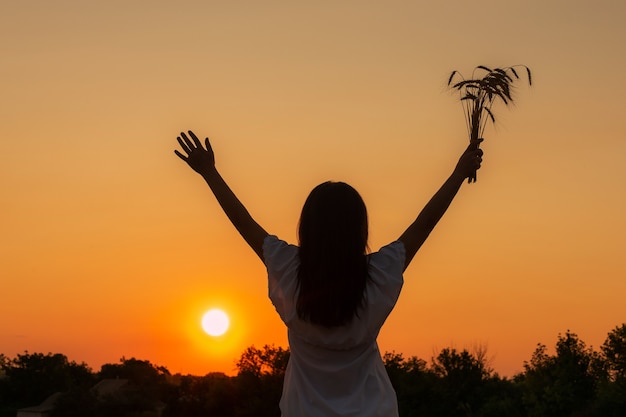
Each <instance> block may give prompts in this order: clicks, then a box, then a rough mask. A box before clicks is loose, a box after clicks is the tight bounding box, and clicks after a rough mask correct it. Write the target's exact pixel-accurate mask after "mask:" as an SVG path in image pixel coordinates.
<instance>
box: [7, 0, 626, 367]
mask: <svg viewBox="0 0 626 417" xmlns="http://www.w3.org/2000/svg"><path fill="white" fill-rule="evenodd" d="M422 3H423V4H422ZM548 3H549V4H548ZM625 18H626V3H623V2H618V1H609V0H603V1H595V2H591V1H551V2H544V1H540V0H532V1H528V2H515V3H514V2H511V3H510V6H506V7H504V6H503V3H502V2H496V1H485V0H477V1H472V2H465V1H456V2H454V1H452V2H438V3H436V2H415V1H387V2H372V1H342V2H331V1H327V2H324V1H323V2H314V3H308V4H306V5H304V4H301V3H298V4H294V2H288V1H269V2H255V1H234V2H217V1H183V2H176V3H175V4H174V3H172V2H166V1H152V2H122V1H110V2H82V1H58V2H43V1H35V2H12V3H11V4H4V5H3V6H2V12H1V13H0V39H1V41H0V45H1V47H2V54H1V56H2V64H1V65H0V79H2V93H1V94H0V115H1V123H0V141H1V143H2V150H3V152H2V155H3V160H2V164H0V191H1V192H0V207H1V208H2V213H3V215H2V216H1V217H0V230H1V232H2V239H1V240H0V279H1V288H2V302H1V303H0V352H1V353H4V354H5V355H8V356H13V355H15V354H16V353H20V352H23V351H24V350H28V351H30V352H61V353H64V354H66V355H67V356H68V357H69V358H70V359H71V360H75V361H78V362H82V361H85V362H87V363H88V364H89V365H91V366H92V367H93V368H94V369H95V370H98V369H99V367H100V365H101V364H102V363H115V362H117V361H118V360H119V359H120V357H122V356H126V357H137V358H140V359H147V360H150V361H151V362H153V363H156V364H159V365H163V366H166V367H167V368H168V369H169V370H170V371H171V372H183V373H194V374H204V373H206V372H209V371H223V372H227V373H232V372H233V370H234V362H235V360H236V359H237V358H238V357H239V355H240V354H241V352H242V351H243V350H244V349H245V348H246V347H247V346H250V345H252V344H254V345H256V346H262V345H264V344H271V343H274V344H277V345H281V346H286V331H285V329H284V328H283V326H282V324H281V322H280V320H279V318H278V316H277V315H276V313H275V312H274V310H273V307H272V305H271V303H270V302H269V300H268V299H267V297H266V282H265V276H264V267H263V265H262V264H261V263H260V262H259V261H258V260H257V259H256V258H255V255H254V254H253V252H252V251H251V250H249V249H248V248H247V247H246V245H245V243H244V242H243V241H242V240H241V238H240V237H239V236H238V235H237V234H236V232H235V231H234V229H233V228H232V226H231V225H230V224H229V223H228V221H227V219H226V217H225V216H224V215H223V214H222V213H221V211H220V209H219V207H218V205H217V203H216V202H215V201H214V199H213V197H212V196H211V195H210V193H209V191H208V188H206V186H205V185H204V183H203V181H202V180H201V178H200V177H198V176H197V175H195V174H194V173H192V171H190V170H189V169H188V168H187V167H186V166H185V165H184V164H183V163H182V162H181V161H180V160H178V158H176V157H175V156H174V154H173V152H172V150H173V149H174V147H175V145H176V143H175V137H176V135H177V134H178V132H179V131H180V130H182V129H194V130H195V131H196V132H197V133H198V134H199V135H203V136H206V135H209V136H211V137H212V139H213V144H214V148H215V151H216V154H217V161H218V162H217V163H218V167H219V168H220V171H221V172H222V174H223V176H224V177H225V178H226V179H227V181H228V182H229V183H230V184H231V186H232V187H233V189H234V190H235V191H236V192H237V193H238V195H239V196H240V198H241V199H242V200H243V201H244V203H245V204H246V205H247V206H248V208H249V210H250V211H251V212H252V213H253V215H254V216H255V218H256V219H257V220H258V221H259V222H260V223H261V224H262V225H263V226H264V227H265V228H266V230H268V231H270V232H271V233H274V234H278V235H279V236H281V237H282V238H284V239H286V240H289V241H292V242H293V241H294V240H295V228H296V223H297V220H298V215H299V211H300V207H301V205H302V203H303V201H304V199H305V197H306V195H307V194H308V192H309V191H310V189H311V188H312V187H313V186H314V185H316V184H318V183H319V182H322V181H324V180H328V179H334V180H343V181H346V182H349V183H350V184H352V185H353V186H354V187H355V188H357V189H358V190H359V191H360V192H361V194H362V195H363V197H364V199H365V201H366V203H367V204H368V208H369V212H370V219H371V220H370V221H371V223H370V227H371V235H372V240H371V246H372V248H376V249H377V248H378V247H379V246H381V245H383V244H386V243H388V242H389V241H391V240H394V239H395V238H397V237H398V236H399V235H400V233H401V232H402V231H403V230H404V228H405V227H406V226H407V225H408V224H409V223H410V222H411V221H412V220H413V218H414V217H415V216H416V215H417V213H418V211H419V210H420V209H421V208H422V207H423V205H424V204H425V203H426V201H427V200H428V199H429V198H430V196H431V195H432V193H433V192H434V191H435V190H436V189H437V188H438V187H439V185H440V184H441V183H442V182H443V180H444V179H445V178H446V176H447V175H448V174H449V172H450V171H451V169H452V168H453V166H454V163H455V162H456V159H457V157H458V155H459V154H460V152H461V150H462V149H463V148H464V147H465V145H466V140H467V134H466V132H465V125H464V122H463V115H462V112H461V107H460V104H459V103H458V101H457V99H456V97H455V96H454V95H451V94H449V93H448V92H447V91H446V89H445V85H446V81H447V77H448V75H449V73H450V72H451V71H452V70H454V69H456V70H460V71H461V72H463V73H465V74H469V72H470V71H471V69H472V68H473V67H474V66H476V65H480V64H482V65H492V66H508V65H514V64H519V63H521V64H526V65H528V66H529V67H531V68H532V70H533V73H534V85H533V87H532V88H530V89H529V88H528V87H526V86H525V85H524V84H523V83H520V84H519V89H518V91H517V98H518V100H517V104H516V106H515V107H514V108H512V109H510V110H509V109H507V108H503V107H496V108H494V111H495V113H496V117H497V118H498V124H497V125H496V126H495V127H494V126H489V127H488V128H487V131H486V133H485V138H486V141H485V143H484V146H483V148H484V150H485V160H484V164H483V169H482V170H481V171H480V172H479V176H478V182H477V183H476V184H473V185H469V186H468V185H465V186H464V187H463V189H462V190H461V192H460V193H459V195H458V197H457V199H456V201H455V202H454V204H453V206H452V207H451V209H450V210H449V212H448V213H447V214H446V216H445V217H444V219H443V220H442V222H441V223H440V225H439V226H438V227H437V229H436V230H435V232H434V233H433V235H432V236H431V238H430V239H429V241H428V242H427V243H426V245H425V246H424V247H423V249H422V250H421V251H420V252H419V253H418V255H417V257H416V258H415V260H414V261H413V264H412V265H411V266H410V268H409V269H408V271H407V273H406V275H405V280H406V284H405V287H404V290H403V294H402V295H401V298H400V301H399V302H398V305H397V308H396V309H395V311H394V312H393V313H392V315H391V316H390V318H389V320H388V322H387V324H386V326H385V327H384V328H383V331H382V333H381V336H380V339H379V343H380V346H381V350H383V351H385V350H389V351H391V350H395V351H396V352H402V353H403V354H404V355H405V356H410V355H417V356H419V357H421V358H424V359H427V360H428V359H430V357H431V356H433V354H434V353H436V352H438V350H439V349H441V348H443V347H448V346H454V347H457V348H465V347H467V348H471V347H472V346H475V345H486V346H487V348H488V351H489V353H490V354H491V355H492V356H493V357H494V358H493V362H492V365H493V367H494V368H495V369H496V371H498V372H499V373H501V374H504V375H513V374H514V373H515V372H519V371H521V370H522V366H523V362H524V361H525V360H528V359H530V356H531V354H532V352H533V350H534V348H535V346H536V344H537V343H544V344H547V345H548V346H553V345H554V342H555V341H556V338H557V335H558V333H564V332H565V331H567V330H568V329H569V330H571V331H573V332H575V333H577V334H578V335H579V336H580V338H581V339H582V340H584V341H585V342H586V343H587V344H588V345H593V346H594V347H598V346H599V345H601V344H602V342H603V341H604V338H605V337H606V334H607V333H608V332H609V331H610V330H611V329H613V328H614V327H615V326H617V325H619V324H621V323H623V322H624V321H625V318H626V314H625V313H626V307H624V303H623V294H624V293H626V279H625V277H626V257H624V256H623V254H622V250H623V248H624V247H626V238H625V236H626V220H624V213H625V212H626V193H624V185H623V179H624V178H626V140H625V139H626V122H625V120H626V118H625V117H624V115H623V108H624V105H623V101H622V100H623V98H624V97H626V87H625V84H624V83H622V82H620V81H621V77H622V76H623V74H624V68H625V67H626V58H625V57H624V54H623V44H624V40H626V27H625V26H624V25H623V21H624V19H625ZM212 307H221V308H223V309H225V310H227V311H228V312H229V314H231V321H232V330H231V331H230V332H229V333H227V334H226V335H225V336H222V337H221V338H211V337H209V336H206V335H203V334H202V332H201V328H200V318H201V316H202V313H203V312H204V311H206V310H208V309H210V308H212Z"/></svg>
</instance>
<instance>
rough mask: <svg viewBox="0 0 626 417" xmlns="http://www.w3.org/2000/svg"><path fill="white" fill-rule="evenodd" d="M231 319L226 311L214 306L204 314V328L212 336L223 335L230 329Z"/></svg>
mask: <svg viewBox="0 0 626 417" xmlns="http://www.w3.org/2000/svg"><path fill="white" fill-rule="evenodd" d="M229 325H230V320H228V315H227V314H226V313H224V311H222V310H220V309H217V308H214V309H212V310H209V311H207V312H206V313H204V316H202V328H203V329H204V331H205V332H206V333H207V334H208V335H210V336H221V335H223V334H224V333H226V331H227V330H228V326H229Z"/></svg>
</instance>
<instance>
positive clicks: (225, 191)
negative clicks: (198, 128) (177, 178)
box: [174, 130, 267, 261]
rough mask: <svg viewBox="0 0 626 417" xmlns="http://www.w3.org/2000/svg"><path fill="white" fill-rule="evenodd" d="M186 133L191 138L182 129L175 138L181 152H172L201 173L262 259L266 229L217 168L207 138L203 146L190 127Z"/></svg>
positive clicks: (229, 217) (227, 214)
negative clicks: (251, 213)
mask: <svg viewBox="0 0 626 417" xmlns="http://www.w3.org/2000/svg"><path fill="white" fill-rule="evenodd" d="M189 136H190V137H191V139H190V138H189V137H188V136H187V135H186V134H185V133H184V132H182V133H181V134H180V136H179V137H177V138H176V139H177V140H178V143H179V144H180V147H181V148H182V150H183V151H184V154H183V153H181V152H179V151H178V150H175V151H174V153H175V154H176V155H178V157H180V159H182V160H183V161H185V162H187V164H188V165H189V166H190V167H191V168H192V169H193V170H194V171H196V172H197V173H198V174H200V175H202V177H203V178H204V180H205V181H206V182H207V184H208V185H209V187H210V188H211V191H212V192H213V194H214V195H215V198H216V199H217V201H218V203H219V204H220V206H221V207H222V209H223V210H224V213H226V216H228V219H229V220H230V221H231V223H232V224H233V225H234V226H235V228H236V229H237V231H238V232H239V234H241V236H242V237H243V238H244V240H245V241H246V242H247V243H248V245H250V247H251V248H252V250H254V252H255V253H256V254H257V255H258V256H259V258H260V259H261V261H263V241H264V239H265V237H266V236H267V232H266V231H265V229H263V228H262V227H261V226H260V225H259V224H258V223H257V222H256V221H255V220H254V219H253V218H252V216H251V215H250V213H249V212H248V210H247V209H246V208H245V206H244V205H243V204H242V203H241V201H239V199H238V198H237V196H236V195H235V193H233V191H232V190H231V189H230V187H229V186H228V184H226V181H224V179H223V178H222V176H221V175H220V174H219V172H218V171H217V168H216V167H215V155H214V154H213V149H212V148H211V144H210V143H209V138H206V139H205V140H204V144H205V146H204V147H203V146H202V143H201V142H200V140H199V139H198V137H197V136H196V135H195V134H194V133H193V132H192V131H191V130H190V131H189Z"/></svg>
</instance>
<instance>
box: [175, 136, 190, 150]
mask: <svg viewBox="0 0 626 417" xmlns="http://www.w3.org/2000/svg"><path fill="white" fill-rule="evenodd" d="M176 140H177V141H178V144H179V145H180V147H181V148H183V151H185V152H186V153H187V155H189V154H190V153H191V149H190V148H189V146H187V144H186V143H185V142H183V140H182V139H181V138H180V136H179V137H177V138H176Z"/></svg>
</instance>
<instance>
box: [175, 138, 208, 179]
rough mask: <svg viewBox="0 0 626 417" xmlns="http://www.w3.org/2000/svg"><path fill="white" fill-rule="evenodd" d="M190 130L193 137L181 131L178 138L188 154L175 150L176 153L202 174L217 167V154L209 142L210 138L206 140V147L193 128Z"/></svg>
mask: <svg viewBox="0 0 626 417" xmlns="http://www.w3.org/2000/svg"><path fill="white" fill-rule="evenodd" d="M188 132H189V136H191V139H189V138H188V137H187V135H186V134H185V132H181V134H180V136H178V137H177V138H176V140H177V141H178V143H179V144H180V147H181V148H182V149H183V151H184V152H185V153H186V155H183V154H182V153H181V152H179V151H178V150H174V153H175V154H176V155H178V157H179V158H180V159H182V160H183V161H185V162H187V164H188V165H189V166H190V167H191V169H193V170H194V171H196V172H197V173H198V174H200V175H203V174H205V173H207V172H209V171H211V170H213V169H215V155H214V154H213V149H212V148H211V144H210V143H209V138H206V139H205V140H204V144H205V147H206V149H205V147H203V146H202V143H200V140H199V139H198V137H197V136H196V135H195V134H194V133H193V132H192V131H191V130H189V131H188Z"/></svg>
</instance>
